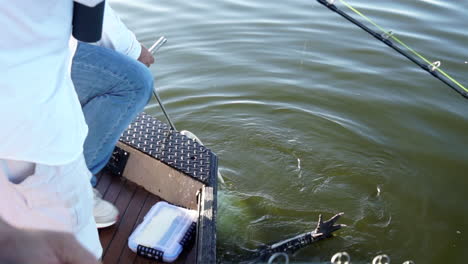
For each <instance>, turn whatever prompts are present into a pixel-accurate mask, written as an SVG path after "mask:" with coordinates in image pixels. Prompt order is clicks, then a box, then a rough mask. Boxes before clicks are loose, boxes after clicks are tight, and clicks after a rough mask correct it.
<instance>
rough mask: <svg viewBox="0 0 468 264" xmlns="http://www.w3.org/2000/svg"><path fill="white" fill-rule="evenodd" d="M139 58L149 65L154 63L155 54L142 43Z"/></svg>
mask: <svg viewBox="0 0 468 264" xmlns="http://www.w3.org/2000/svg"><path fill="white" fill-rule="evenodd" d="M138 60H139V61H140V62H141V63H143V64H144V65H146V66H147V67H149V66H151V64H153V63H154V57H153V54H151V52H149V50H148V49H147V48H146V47H145V46H143V45H141V53H140V57H138Z"/></svg>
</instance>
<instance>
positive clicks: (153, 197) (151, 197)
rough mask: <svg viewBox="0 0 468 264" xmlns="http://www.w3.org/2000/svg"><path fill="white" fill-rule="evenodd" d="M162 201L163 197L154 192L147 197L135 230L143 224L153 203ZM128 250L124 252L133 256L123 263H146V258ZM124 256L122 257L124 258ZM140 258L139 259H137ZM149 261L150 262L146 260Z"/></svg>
mask: <svg viewBox="0 0 468 264" xmlns="http://www.w3.org/2000/svg"><path fill="white" fill-rule="evenodd" d="M159 201H161V198H159V197H158V196H156V195H154V194H151V193H150V194H149V195H148V198H147V199H146V201H145V204H144V205H143V208H142V209H141V212H140V214H139V215H138V218H137V220H136V222H135V225H134V227H133V230H135V228H136V227H137V226H138V225H139V224H141V222H143V218H144V217H145V215H146V214H147V213H148V211H149V210H150V209H151V207H153V205H155V204H156V203H157V202H159ZM126 250H127V251H124V252H123V254H126V253H127V252H130V254H131V257H130V258H128V260H129V261H128V262H120V263H122V264H126V263H144V262H143V261H145V259H144V258H141V257H138V256H137V255H136V254H135V253H133V252H132V251H131V250H130V249H129V248H127V249H126ZM123 259H124V258H122V260H123ZM137 259H138V260H137ZM137 261H140V262H137ZM146 263H148V262H146Z"/></svg>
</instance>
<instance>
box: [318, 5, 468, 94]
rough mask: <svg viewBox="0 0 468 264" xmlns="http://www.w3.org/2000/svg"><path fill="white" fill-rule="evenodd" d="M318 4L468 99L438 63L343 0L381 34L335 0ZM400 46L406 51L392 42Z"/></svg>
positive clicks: (460, 87)
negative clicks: (348, 12)
mask: <svg viewBox="0 0 468 264" xmlns="http://www.w3.org/2000/svg"><path fill="white" fill-rule="evenodd" d="M317 1H318V2H319V3H321V4H322V5H324V6H326V7H328V9H330V10H332V11H333V12H335V13H338V14H339V15H341V16H342V17H344V18H345V19H347V20H348V21H350V22H352V23H353V24H355V25H356V26H358V27H360V28H361V29H363V30H364V31H366V32H367V33H369V34H371V35H372V36H374V37H375V38H376V39H378V40H380V41H381V42H383V43H385V44H386V45H387V46H389V47H390V48H392V49H394V50H396V51H397V52H398V53H400V54H401V55H403V56H405V57H406V58H408V59H409V60H410V61H412V62H414V63H415V64H417V65H418V66H419V67H421V68H422V69H423V70H425V71H427V72H428V73H430V74H431V75H432V76H434V77H435V78H437V79H439V80H440V81H442V82H443V83H445V84H446V85H447V86H449V87H450V88H452V89H453V90H455V91H456V92H457V93H459V94H461V95H462V96H463V97H465V98H468V88H466V87H465V86H463V85H462V84H461V83H459V82H458V81H457V80H455V79H454V78H453V77H452V76H450V75H449V74H448V73H446V72H445V71H443V70H442V69H440V66H441V63H440V61H435V62H431V61H429V60H428V59H426V58H425V57H424V56H422V55H421V54H419V53H418V52H416V51H415V50H414V49H412V48H410V47H409V46H408V45H406V44H405V43H404V42H403V41H401V40H400V39H399V38H397V37H396V36H395V35H394V34H393V32H392V31H388V30H385V29H384V28H382V27H381V26H379V25H377V23H375V22H374V21H372V20H371V19H370V18H368V17H367V16H365V15H364V14H363V13H361V12H360V11H359V10H357V9H356V8H354V7H353V6H351V5H350V4H349V3H347V2H346V1H345V0H340V2H341V3H343V4H344V5H345V6H347V7H348V8H349V9H351V10H352V11H353V12H354V13H356V14H358V15H359V16H360V17H362V18H364V19H365V20H367V21H368V22H370V23H371V24H372V25H374V26H375V27H377V28H378V29H379V30H380V31H381V33H378V32H376V31H375V30H372V29H370V28H369V27H368V26H366V25H364V24H363V23H361V22H359V21H357V20H356V19H355V18H353V17H351V16H350V15H348V14H347V13H345V12H343V11H342V10H340V9H339V8H338V7H337V6H336V5H335V4H334V3H335V0H317ZM392 40H393V41H395V42H396V43H398V44H400V45H401V46H402V47H404V48H405V49H406V50H403V49H402V48H401V47H400V46H398V45H396V44H395V43H394V42H392Z"/></svg>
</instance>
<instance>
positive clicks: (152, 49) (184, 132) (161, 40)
mask: <svg viewBox="0 0 468 264" xmlns="http://www.w3.org/2000/svg"><path fill="white" fill-rule="evenodd" d="M166 42H167V39H166V38H165V37H164V36H161V37H160V38H159V39H158V40H156V42H155V43H154V44H153V45H151V47H150V48H149V49H148V51H149V52H150V53H151V54H152V55H154V54H155V53H156V51H158V50H159V48H161V47H162V45H164V44H165V43H166ZM153 95H154V97H155V98H156V101H158V104H159V106H160V107H161V110H162V111H163V113H164V116H165V117H166V119H167V122H169V125H170V126H171V130H172V131H174V132H179V133H180V134H182V135H184V136H186V137H188V138H190V139H192V140H193V141H195V142H198V144H200V145H202V146H204V144H203V142H202V141H201V140H200V139H199V138H198V137H197V136H196V135H195V134H194V133H192V132H190V131H188V130H182V131H177V129H176V127H175V125H174V123H173V122H172V120H171V118H170V117H169V115H168V114H167V112H166V108H165V107H164V104H163V103H162V100H161V98H159V95H158V91H157V90H156V86H154V87H153ZM217 177H218V180H219V181H220V182H221V183H222V184H224V183H225V182H224V178H223V176H222V175H221V173H220V172H219V170H218V171H217Z"/></svg>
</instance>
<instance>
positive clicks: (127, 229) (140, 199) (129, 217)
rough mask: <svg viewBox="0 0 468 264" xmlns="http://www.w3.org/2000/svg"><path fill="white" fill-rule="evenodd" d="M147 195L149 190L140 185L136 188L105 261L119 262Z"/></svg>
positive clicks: (104, 258)
mask: <svg viewBox="0 0 468 264" xmlns="http://www.w3.org/2000/svg"><path fill="white" fill-rule="evenodd" d="M124 188H126V186H125V187H124ZM147 196H148V192H147V191H145V190H144V189H143V188H141V187H138V188H137V189H136V191H135V194H134V195H133V197H132V199H131V201H130V204H129V205H128V208H127V210H126V211H125V212H124V213H123V214H122V217H121V218H122V221H121V223H120V226H119V228H118V230H117V232H116V233H115V235H114V238H113V239H112V241H111V243H110V245H109V247H108V249H107V251H106V253H105V254H104V257H103V260H104V263H117V262H118V261H119V258H120V255H121V254H122V251H123V250H124V248H125V247H127V239H128V237H129V236H130V234H131V232H132V231H133V227H134V225H135V222H136V219H137V217H138V214H139V213H140V211H141V209H142V207H143V204H144V202H145V200H146V197H147Z"/></svg>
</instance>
